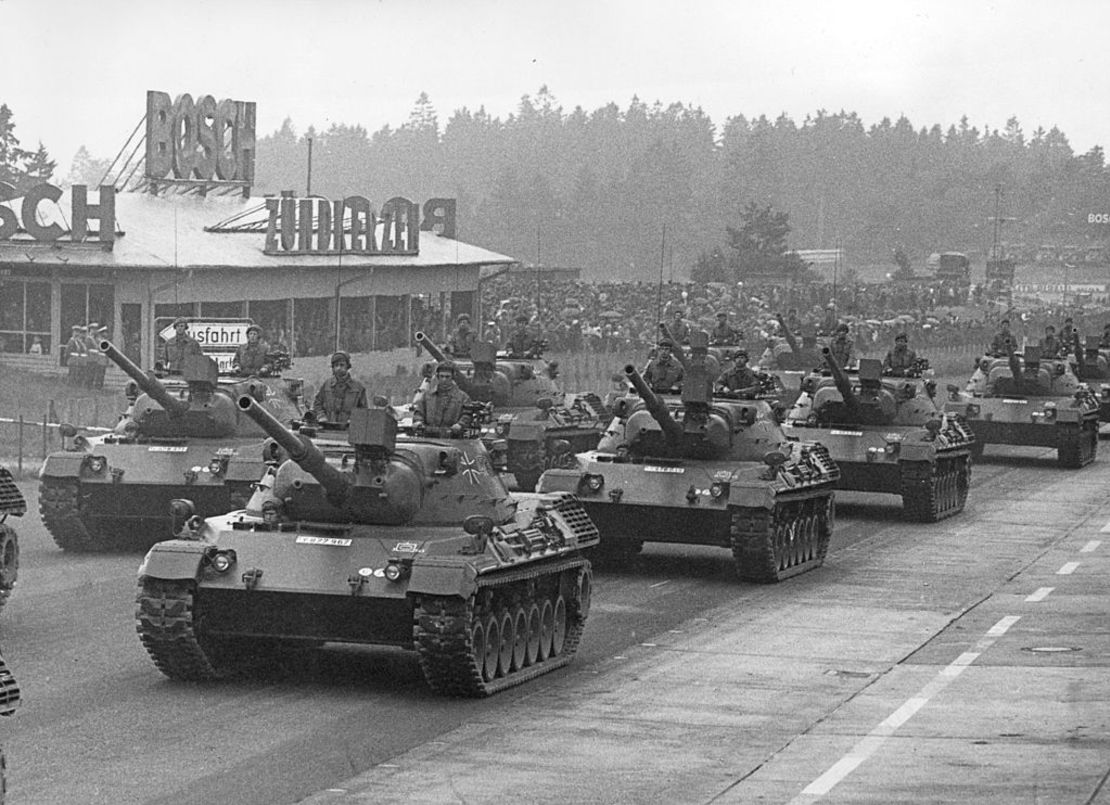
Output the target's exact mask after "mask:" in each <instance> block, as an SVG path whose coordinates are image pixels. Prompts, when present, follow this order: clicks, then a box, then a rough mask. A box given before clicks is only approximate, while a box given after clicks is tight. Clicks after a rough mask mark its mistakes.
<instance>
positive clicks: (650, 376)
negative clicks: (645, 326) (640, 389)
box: [644, 338, 684, 393]
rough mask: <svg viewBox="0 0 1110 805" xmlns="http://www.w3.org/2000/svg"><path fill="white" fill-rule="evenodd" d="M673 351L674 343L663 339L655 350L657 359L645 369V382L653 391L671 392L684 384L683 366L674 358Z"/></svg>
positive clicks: (652, 360) (650, 362)
mask: <svg viewBox="0 0 1110 805" xmlns="http://www.w3.org/2000/svg"><path fill="white" fill-rule="evenodd" d="M672 349H674V342H673V341H672V340H671V339H669V338H661V339H660V340H659V343H658V344H657V345H656V348H655V357H654V358H652V359H651V360H650V361H648V365H647V368H646V369H644V380H645V382H647V384H648V385H649V386H651V390H652V391H656V392H661V393H665V392H669V391H671V390H672V389H673V388H674V387H675V386H678V385H680V384H681V383H682V376H683V374H684V372H683V369H682V364H681V363H679V362H678V360H677V359H676V358H675V357H674V355H673V354H672V352H671V350H672Z"/></svg>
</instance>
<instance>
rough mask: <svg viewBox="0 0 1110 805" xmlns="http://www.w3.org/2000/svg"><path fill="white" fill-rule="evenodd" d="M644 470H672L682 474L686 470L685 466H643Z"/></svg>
mask: <svg viewBox="0 0 1110 805" xmlns="http://www.w3.org/2000/svg"><path fill="white" fill-rule="evenodd" d="M644 472H674V473H678V474H680V475H681V474H682V473H684V472H686V468H685V467H644Z"/></svg>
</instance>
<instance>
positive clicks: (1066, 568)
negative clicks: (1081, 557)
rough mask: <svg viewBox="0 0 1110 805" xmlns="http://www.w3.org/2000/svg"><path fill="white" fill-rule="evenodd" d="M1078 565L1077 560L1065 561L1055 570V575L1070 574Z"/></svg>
mask: <svg viewBox="0 0 1110 805" xmlns="http://www.w3.org/2000/svg"><path fill="white" fill-rule="evenodd" d="M1077 567H1079V563H1078V562H1065V563H1064V565H1063V567H1061V568H1060V569H1059V570H1057V571H1056V575H1057V576H1070V575H1071V574H1072V573H1074V572H1075V569H1076V568H1077Z"/></svg>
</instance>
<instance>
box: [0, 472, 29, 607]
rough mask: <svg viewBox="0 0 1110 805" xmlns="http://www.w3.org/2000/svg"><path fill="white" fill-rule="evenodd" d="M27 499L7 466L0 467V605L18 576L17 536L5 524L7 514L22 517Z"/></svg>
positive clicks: (4, 600) (0, 605)
mask: <svg viewBox="0 0 1110 805" xmlns="http://www.w3.org/2000/svg"><path fill="white" fill-rule="evenodd" d="M26 513H27V501H26V500H24V499H23V493H22V492H20V491H19V487H18V486H16V484H15V478H13V477H12V474H11V471H10V470H9V469H8V468H7V467H0V607H3V606H4V604H6V603H7V602H8V599H9V598H11V595H12V591H13V590H14V589H15V583H16V581H17V580H18V578H19V537H18V536H17V535H16V533H15V529H14V528H12V527H11V526H10V525H8V524H7V522H6V521H7V519H8V517H9V515H11V516H15V517H22V516H23V515H24V514H26Z"/></svg>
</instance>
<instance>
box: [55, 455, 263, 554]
mask: <svg viewBox="0 0 1110 805" xmlns="http://www.w3.org/2000/svg"><path fill="white" fill-rule="evenodd" d="M180 441H181V443H175V444H141V443H110V442H100V443H96V442H94V443H92V444H90V445H89V446H88V448H87V449H86V450H82V451H63V452H59V453H52V454H50V455H48V456H47V457H46V460H45V461H44V462H43V466H42V470H41V471H40V473H39V479H40V480H39V511H40V513H41V515H42V519H43V523H44V524H45V525H46V528H47V530H48V531H49V532H50V534H51V536H52V537H53V538H54V541H55V542H56V543H57V544H58V546H59V547H60V548H62V549H63V550H67V551H103V550H146V549H147V548H149V547H150V546H151V545H152V544H154V543H155V542H157V541H159V540H162V539H166V538H168V537H170V536H172V530H171V520H170V514H169V512H170V501H171V500H174V499H177V498H188V499H189V500H192V501H193V503H194V504H195V505H196V508H197V513H198V514H200V515H201V516H207V515H216V514H222V513H225V512H228V511H231V510H233V509H235V508H239V507H241V506H243V505H245V503H246V500H247V498H248V497H249V496H250V492H251V485H252V484H253V483H254V482H255V481H257V480H258V479H259V478H261V477H262V474H263V472H264V470H265V462H264V461H263V456H262V447H263V443H264V442H263V439H262V438H254V437H252V438H250V439H191V440H188V441H186V440H180ZM96 457H99V458H103V459H104V462H103V467H102V468H100V469H97V468H96V466H95V464H94V463H93V462H92V460H91V459H93V458H96ZM216 464H218V465H219V467H220V470H219V472H213V471H212V470H213V469H214V467H215V465H216Z"/></svg>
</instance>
